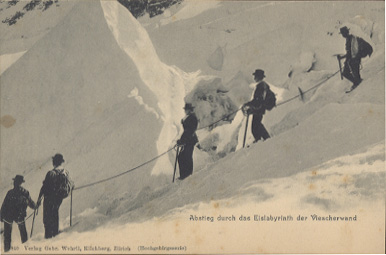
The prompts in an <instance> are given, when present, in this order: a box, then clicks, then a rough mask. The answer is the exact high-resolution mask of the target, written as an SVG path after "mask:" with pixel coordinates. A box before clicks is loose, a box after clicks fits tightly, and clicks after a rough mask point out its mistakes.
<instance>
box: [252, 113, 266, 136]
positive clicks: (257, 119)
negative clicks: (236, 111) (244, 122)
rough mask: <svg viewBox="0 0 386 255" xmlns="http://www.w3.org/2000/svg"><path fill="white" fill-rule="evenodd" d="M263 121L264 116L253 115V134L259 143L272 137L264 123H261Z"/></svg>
mask: <svg viewBox="0 0 386 255" xmlns="http://www.w3.org/2000/svg"><path fill="white" fill-rule="evenodd" d="M262 120H263V115H262V114H253V118H252V134H253V137H254V138H255V142H257V141H259V140H260V139H262V138H263V139H264V140H266V139H268V138H269V137H270V136H269V134H268V131H267V129H265V127H264V125H263V123H261V121H262Z"/></svg>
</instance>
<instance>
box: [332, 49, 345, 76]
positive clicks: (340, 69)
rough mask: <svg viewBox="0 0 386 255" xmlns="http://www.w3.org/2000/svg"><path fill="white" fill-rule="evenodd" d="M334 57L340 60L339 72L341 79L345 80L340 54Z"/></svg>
mask: <svg viewBox="0 0 386 255" xmlns="http://www.w3.org/2000/svg"><path fill="white" fill-rule="evenodd" d="M334 56H335V57H336V58H337V59H338V63H339V72H340V79H341V80H343V74H342V64H341V63H340V54H334Z"/></svg>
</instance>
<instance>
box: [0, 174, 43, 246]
mask: <svg viewBox="0 0 386 255" xmlns="http://www.w3.org/2000/svg"><path fill="white" fill-rule="evenodd" d="M23 182H24V177H23V176H22V175H16V177H15V178H13V189H11V190H9V191H8V193H7V195H6V196H5V199H4V202H3V204H2V206H1V221H2V222H4V252H8V251H9V250H10V249H11V236H12V223H13V222H14V221H15V222H16V223H17V225H18V226H19V231H20V237H21V242H22V243H25V242H27V240H28V235H27V230H26V228H25V217H26V216H27V211H26V210H27V206H29V207H31V208H32V209H35V208H36V205H35V202H34V201H33V200H32V199H31V196H30V195H29V192H28V191H27V190H26V189H24V188H23V187H22V186H21V184H22V183H23Z"/></svg>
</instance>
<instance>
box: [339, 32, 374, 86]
mask: <svg viewBox="0 0 386 255" xmlns="http://www.w3.org/2000/svg"><path fill="white" fill-rule="evenodd" d="M340 34H341V35H342V36H343V37H344V38H346V55H343V56H342V55H338V59H339V60H340V59H342V58H346V61H345V62H344V68H343V72H342V75H343V76H344V77H345V78H346V79H348V80H349V81H351V82H352V83H353V85H352V87H351V90H353V89H355V88H356V87H357V86H358V85H359V84H360V83H361V82H362V79H361V76H360V73H359V69H360V65H361V57H362V56H361V54H360V53H361V52H360V46H359V43H363V42H362V41H363V39H361V38H358V37H356V36H354V35H351V34H350V31H349V29H348V28H347V27H342V28H341V29H340ZM360 40H362V41H360ZM370 47H371V46H370ZM371 51H372V50H371ZM370 55H371V53H370ZM351 90H350V91H351Z"/></svg>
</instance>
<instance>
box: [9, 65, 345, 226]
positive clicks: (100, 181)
mask: <svg viewBox="0 0 386 255" xmlns="http://www.w3.org/2000/svg"><path fill="white" fill-rule="evenodd" d="M337 73H339V70H338V71H337V72H335V73H333V74H332V75H330V76H329V77H327V79H325V80H323V81H321V82H319V83H317V84H316V85H315V86H313V87H311V88H309V89H308V90H306V91H304V92H303V93H302V94H305V93H308V92H310V91H311V90H314V89H316V88H317V87H319V86H321V85H322V84H323V83H325V82H326V81H328V80H329V79H331V78H332V77H333V76H335V75H336V74H337ZM300 96H302V95H301V94H300V95H296V96H294V97H292V98H289V99H287V100H285V101H283V102H280V103H278V104H277V105H276V107H278V106H281V105H284V104H286V103H289V102H291V101H292V100H294V99H296V98H298V97H300ZM240 110H241V108H240V109H237V110H236V111H233V112H231V113H230V114H227V115H225V116H224V117H222V118H221V119H219V120H217V121H215V122H213V123H211V124H209V125H207V126H204V127H200V128H199V129H197V130H202V129H205V128H209V127H213V125H215V124H217V123H219V122H220V121H223V120H226V119H229V117H230V116H232V115H233V114H235V113H237V112H238V111H240ZM176 146H177V145H175V146H173V147H172V148H170V149H169V150H167V151H165V152H164V153H161V154H159V155H157V156H156V157H154V158H152V159H150V160H148V161H146V162H144V163H142V164H140V165H138V166H136V167H133V168H131V169H129V170H127V171H125V172H122V173H119V174H117V175H114V176H111V177H108V178H105V179H102V180H99V181H96V182H92V183H89V184H85V185H82V186H79V187H75V188H74V189H73V190H80V189H84V188H87V187H90V186H94V185H97V184H100V183H103V182H107V181H109V180H112V179H115V178H117V177H119V176H122V175H125V174H127V173H130V172H132V171H134V170H136V169H138V168H141V167H143V166H145V165H147V164H149V163H150V162H152V161H154V160H156V159H158V158H160V157H162V156H163V155H165V154H167V153H168V152H170V151H171V150H175V148H176ZM71 206H72V200H71ZM33 214H34V212H33V213H31V214H30V215H29V216H28V217H26V218H25V219H24V220H23V221H22V222H17V224H22V223H24V222H26V221H27V220H28V219H29V218H31V217H32V215H33ZM4 221H5V222H6V223H8V224H12V223H10V222H8V221H6V220H4Z"/></svg>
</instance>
